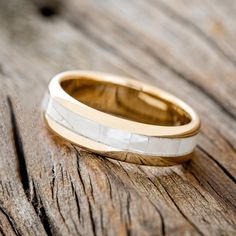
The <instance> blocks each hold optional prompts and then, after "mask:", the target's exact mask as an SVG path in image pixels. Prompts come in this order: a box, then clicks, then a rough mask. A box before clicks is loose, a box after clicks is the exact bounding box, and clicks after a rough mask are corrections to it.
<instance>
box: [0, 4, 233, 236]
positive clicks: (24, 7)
mask: <svg viewBox="0 0 236 236" xmlns="http://www.w3.org/2000/svg"><path fill="white" fill-rule="evenodd" d="M67 4H71V2H69V3H67ZM80 4H81V3H80ZM120 4H121V5H120V8H122V6H124V5H122V4H124V3H123V2H121V3H120ZM127 4H129V3H127ZM139 4H141V5H143V4H144V3H139ZM139 4H137V5H136V3H133V9H134V11H136V10H137V9H139V8H140V5H139ZM72 6H73V5H67V8H65V9H68V12H66V11H65V12H61V14H65V15H66V16H65V19H63V17H64V16H63V17H61V16H58V17H56V15H55V17H54V18H53V19H52V20H51V19H50V18H49V19H48V20H45V19H44V18H43V17H40V15H37V11H36V10H35V8H34V7H33V6H32V5H30V4H29V3H28V2H27V1H23V3H22V2H21V3H18V2H17V1H11V2H9V3H4V8H3V7H2V6H0V11H1V14H0V18H1V25H0V45H1V49H0V50H1V54H0V64H1V65H2V66H1V67H2V72H1V80H0V83H1V91H2V88H4V90H6V94H7V95H10V97H11V100H12V104H13V109H14V117H15V119H16V121H15V122H14V123H16V122H17V124H18V125H17V130H18V133H19V134H20V136H19V137H18V139H17V140H18V142H21V143H22V145H21V148H22V150H23V152H22V153H21V161H20V162H19V169H20V170H21V171H19V172H17V171H14V168H13V171H11V169H9V166H8V165H4V168H5V169H6V171H5V172H6V173H8V175H9V176H10V175H11V174H12V172H13V174H14V173H15V174H16V173H21V174H20V176H21V178H20V177H18V182H15V181H13V182H14V184H15V185H16V186H17V187H18V188H19V189H21V191H22V192H23V195H24V194H25V193H24V192H26V193H27V195H28V198H29V201H27V204H26V205H27V206H28V208H29V209H32V211H33V212H34V214H35V212H37V214H38V215H39V217H38V216H35V218H36V219H38V221H37V222H36V221H35V223H34V227H35V228H34V227H32V230H33V229H35V232H31V231H30V233H31V234H34V233H37V232H40V233H41V232H44V231H46V233H47V234H49V235H50V234H52V235H54V234H56V235H78V234H83V235H93V234H95V235H105V234H109V235H110V234H111V235H113V234H124V235H126V234H134V235H152V234H153V235H156V234H158V235H159V234H160V235H161V234H163V235H164V234H167V235H168V234H174V235H183V234H187V233H189V234H191V235H199V234H200V235H203V234H206V235H212V234H214V235H221V234H226V235H233V234H235V231H236V229H235V222H236V219H235V203H236V202H235V196H236V195H235V193H236V187H235V174H236V173H235V168H236V167H235V165H236V163H235V161H234V159H235V156H236V154H235V146H234V143H235V140H236V134H235V132H234V131H235V120H234V119H233V116H232V115H229V114H228V113H226V112H225V109H227V110H228V109H229V111H230V114H231V113H232V111H233V110H232V108H231V105H230V106H228V105H226V103H227V99H229V98H232V97H233V95H232V94H228V95H227V96H228V97H227V98H225V99H223V100H222V104H223V107H224V109H222V104H221V105H219V104H218V103H217V101H216V100H215V99H209V96H208V95H206V94H205V93H204V92H202V91H201V87H200V89H199V88H198V87H196V86H193V85H192V83H188V82H186V81H185V80H184V79H183V78H182V77H183V76H182V75H178V74H177V73H176V72H175V70H174V71H173V70H172V69H170V68H169V66H168V65H166V64H165V63H164V64H163V63H162V61H160V60H159V61H157V60H154V59H153V56H152V55H150V53H147V51H150V49H147V48H146V46H147V44H148V42H149V43H154V42H156V39H155V40H154V39H152V37H153V36H152V35H151V36H150V35H149V33H148V32H147V30H146V29H145V28H143V27H142V28H139V27H138V25H136V26H135V27H134V26H133V25H130V24H128V23H129V22H128V18H127V19H126V20H124V19H123V17H124V15H121V16H120V15H116V14H117V13H115V10H114V9H115V8H111V9H112V13H110V14H113V15H114V17H111V16H109V14H101V10H98V9H97V7H96V6H92V5H91V4H88V3H83V4H82V5H79V7H78V5H77V4H75V6H74V9H75V10H74V11H72V10H71V9H72ZM125 6H126V5H125ZM147 8H148V9H149V8H150V7H149V6H147ZM19 9H21V10H20V11H19ZM102 9H103V8H102ZM109 9H110V8H109ZM124 9H125V8H124ZM74 12H77V14H79V17H78V15H77V14H74ZM142 12H143V9H142ZM69 13H73V14H72V16H71V17H72V18H69V20H68V16H67V14H69ZM144 13H145V11H144V12H143V13H142V14H144ZM88 14H91V15H93V16H88V17H86V18H85V17H84V16H87V15H88ZM142 14H140V17H141V16H142ZM144 15H145V16H146V15H147V13H145V14H144ZM9 16H14V17H10V18H9ZM22 16H24V17H22ZM120 18H121V19H120ZM114 19H115V22H114ZM111 20H112V21H111ZM130 20H132V18H130ZM9 21H11V24H9ZM67 21H68V22H67ZM149 21H150V20H149ZM127 22H128V23H127ZM16 23H17V24H16ZM149 23H150V22H149ZM93 24H94V25H95V26H93ZM117 24H120V25H121V26H122V29H124V28H129V31H130V32H132V34H133V35H132V34H131V36H130V34H128V35H126V34H127V30H126V31H123V30H120V29H119V27H118V26H117ZM78 29H79V30H80V31H78ZM101 30H103V32H109V33H110V34H109V35H105V33H103V34H104V35H103V34H102V33H101ZM186 31H187V30H186ZM140 35H144V36H145V37H144V38H143V39H141V41H140V42H141V43H142V44H141V43H139V44H138V43H137V44H133V42H134V40H135V38H140V37H141V36H140ZM13 36H14V37H13ZM163 37H164V38H166V37H167V36H166V35H165V34H164V36H163ZM147 38H148V39H149V41H148V42H145V40H144V39H147ZM150 38H151V39H150ZM190 39H192V36H191V37H190V36H189V40H190ZM179 40H180V39H179ZM180 41H181V40H180ZM196 42H198V43H199V44H200V42H201V41H200V40H196ZM121 44H122V47H121V46H120V45H121ZM142 45H145V47H143V46H142ZM161 45H163V44H161ZM197 45H198V44H197ZM164 46H165V45H164ZM164 46H163V48H164V49H165V47H166V46H165V47H164ZM157 47H161V46H160V45H157ZM198 47H200V46H199V45H198ZM200 48H201V47H200ZM164 49H163V51H162V53H160V55H158V56H159V57H160V58H161V59H162V58H165V57H166V55H164V51H165V50H164ZM158 50H159V49H158ZM192 50H193V49H192V48H191V50H190V49H189V51H188V53H190V52H191V51H192ZM204 50H205V49H202V52H203V53H204V54H207V53H206V52H205V51H204ZM186 51H187V50H186ZM196 51H197V50H196ZM196 51H195V53H196ZM208 51H210V49H207V52H208ZM212 55H214V50H212V51H211V57H210V58H211V59H212V58H214V57H215V56H212ZM170 56H174V58H175V62H176V61H178V60H177V59H180V58H181V57H180V56H179V55H177V54H175V53H173V54H170ZM141 58H142V60H140V59H141ZM176 58H177V59H176ZM168 60H170V59H168ZM6 61H7V62H8V63H5V62H6ZM216 62H219V64H220V65H222V67H223V70H224V72H223V73H224V76H223V78H224V79H225V83H224V84H223V83H222V82H221V83H220V82H219V81H218V80H216V82H217V85H220V86H221V85H222V88H217V87H216V88H213V90H214V89H215V90H216V91H217V92H220V91H224V89H225V88H226V87H227V91H229V90H232V89H234V88H235V83H232V81H231V80H230V81H229V80H228V79H227V78H226V74H227V73H228V72H227V71H231V70H232V71H233V70H234V68H233V67H232V65H228V63H227V62H225V60H224V59H217V60H215V61H214V63H215V64H214V68H216V65H217V63H216ZM189 64H190V65H191V68H195V69H191V70H193V71H195V70H197V69H196V68H198V70H199V71H200V70H201V66H199V64H197V65H194V63H193V62H191V63H190V62H189ZM26 68H27V69H26ZM73 68H83V69H84V68H88V69H98V70H103V71H110V72H114V73H122V74H127V75H129V74H130V75H131V76H134V77H137V78H139V79H142V80H146V81H149V82H151V83H153V84H156V85H159V86H161V87H163V88H166V89H168V90H169V91H171V92H173V93H175V94H176V95H179V96H181V97H182V98H183V99H185V100H186V101H188V102H189V103H190V104H191V105H193V106H194V107H195V108H197V110H198V111H199V113H200V115H201V117H202V118H203V128H202V133H201V136H200V140H199V147H198V150H197V152H196V153H195V157H194V160H193V161H192V162H190V163H187V164H185V165H184V166H178V167H172V168H154V167H139V166H135V165H131V164H126V163H119V162H116V161H110V160H107V159H103V158H101V157H99V156H95V155H92V154H88V153H87V152H85V151H83V150H80V149H78V148H77V147H75V146H72V145H70V144H68V143H64V142H62V140H60V139H59V138H56V137H54V136H53V135H52V134H50V133H49V132H48V131H47V130H46V127H45V125H44V123H43V120H42V118H41V116H40V105H41V99H42V96H43V93H44V91H45V89H46V86H47V83H48V81H49V80H50V78H51V76H52V75H53V74H55V73H57V72H59V71H62V70H66V69H73ZM150 68H151V70H150ZM183 68H184V69H183V71H185V70H187V69H188V68H187V67H186V66H184V67H183ZM225 68H226V69H225ZM212 71H213V70H212ZM212 71H211V73H213V72H212ZM162 77H163V78H168V80H163V78H162ZM195 79H196V81H197V83H199V85H200V86H202V82H201V79H199V77H198V76H197V77H196V78H195V77H194V79H193V78H191V80H193V81H195ZM214 82H215V81H214ZM229 87H230V88H229ZM178 88H181V90H180V89H178ZM207 89H208V91H209V92H212V91H211V88H207ZM15 91H20V93H16V92H15ZM221 93H223V92H221ZM225 93H226V92H225ZM32 94H33V95H34V96H33V99H32ZM2 97H6V95H5V94H2ZM29 101H30V102H29ZM232 103H233V102H232ZM203 104H204V106H203ZM4 107H5V108H4V111H6V110H7V109H8V108H6V106H5V105H4ZM232 114H233V113H232ZM4 116H5V117H6V118H4V119H3V120H4V121H5V120H7V117H8V118H9V113H7V112H4ZM1 120H2V119H1ZM3 126H4V129H5V126H6V124H5V122H4V125H3ZM7 127H9V128H8V132H11V129H12V126H11V125H8V126H7ZM0 135H1V137H2V134H0ZM6 136H7V137H8V139H9V142H6V140H8V139H4V140H5V142H6V143H7V144H8V143H11V142H12V141H13V140H11V137H10V136H9V135H4V137H6ZM18 142H17V143H18ZM1 146H2V145H1ZM8 146H9V144H8ZM11 152H12V150H8V149H2V153H3V155H5V156H7V157H8V155H10V153H11ZM15 158H16V157H15ZM1 161H2V160H1ZM1 161H0V163H1ZM24 162H25V166H26V168H24V164H23V163H24ZM14 163H16V161H15V162H14ZM1 164H2V163H1ZM17 175H18V174H17ZM22 176H25V177H24V178H23V181H22ZM1 178H2V177H1ZM20 179H21V180H20ZM21 183H23V184H21ZM22 186H23V187H22ZM23 189H24V191H23ZM24 196H25V195H24ZM0 200H1V201H2V202H3V204H6V200H5V198H4V197H3V196H0ZM13 200H15V201H20V200H21V196H20V195H19V196H18V195H17V196H15V195H14V198H13ZM12 204H13V203H12ZM7 206H8V207H7V209H8V210H9V205H7ZM18 207H19V208H16V209H15V210H14V214H15V215H14V217H15V218H14V219H17V220H15V222H16V225H17V227H16V228H17V229H18V228H20V227H19V226H18V224H19V225H21V222H20V221H19V220H18V219H19V218H18V217H19V216H20V214H19V213H18V211H20V210H18V209H23V208H22V206H20V205H19V206H18ZM29 212H30V210H29ZM7 213H8V214H7V216H9V212H7ZM4 217H5V216H4V215H0V219H3V220H1V222H3V223H1V224H0V225H3V226H1V227H2V228H1V231H0V232H4V233H5V232H7V233H8V232H9V234H10V232H12V233H13V232H14V230H13V229H12V230H11V229H10V230H9V231H7V230H8V227H9V225H10V221H9V220H7V219H6V218H4ZM25 217H26V219H27V214H26V216H25ZM23 222H24V221H23ZM37 225H39V226H40V227H41V228H42V227H43V228H44V229H43V228H42V230H41V229H37V227H39V226H37ZM20 229H22V232H23V234H27V230H31V228H30V229H28V228H27V229H25V228H20Z"/></svg>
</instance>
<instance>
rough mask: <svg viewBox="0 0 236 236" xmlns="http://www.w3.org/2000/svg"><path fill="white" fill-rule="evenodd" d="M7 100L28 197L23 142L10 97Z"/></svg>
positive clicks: (22, 177)
mask: <svg viewBox="0 0 236 236" xmlns="http://www.w3.org/2000/svg"><path fill="white" fill-rule="evenodd" d="M7 102H8V106H9V109H10V118H11V125H12V133H13V140H14V145H15V151H16V156H17V158H18V168H19V174H20V179H21V182H22V185H23V189H24V191H25V194H26V196H27V197H29V176H28V171H27V166H26V158H25V154H24V147H23V142H22V139H21V136H20V131H19V128H18V124H17V121H16V117H15V113H14V109H13V105H12V102H11V98H10V97H9V96H8V97H7Z"/></svg>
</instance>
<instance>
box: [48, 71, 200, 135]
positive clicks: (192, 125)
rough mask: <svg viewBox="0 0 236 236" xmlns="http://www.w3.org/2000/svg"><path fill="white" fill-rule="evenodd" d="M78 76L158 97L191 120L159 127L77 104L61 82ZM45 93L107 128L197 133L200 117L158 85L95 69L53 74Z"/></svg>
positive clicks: (145, 132) (161, 133) (182, 133)
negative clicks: (179, 124) (183, 123)
mask: <svg viewBox="0 0 236 236" xmlns="http://www.w3.org/2000/svg"><path fill="white" fill-rule="evenodd" d="M80 77H83V78H84V77H88V78H89V79H90V80H95V81H103V82H109V83H113V84H117V85H122V86H125V87H128V88H134V89H136V90H139V91H142V92H145V93H148V94H152V95H155V96H159V97H161V98H164V99H165V100H167V101H169V102H171V103H173V104H176V105H178V106H179V107H181V108H182V109H183V110H184V111H185V112H187V113H188V114H189V116H190V118H191V121H190V122H189V123H188V124H185V125H181V126H160V125H152V124H144V123H140V122H137V121H131V120H127V119H125V118H120V117H116V116H114V115H112V114H108V113H105V112H102V111H99V110H96V109H95V108H92V107H90V106H88V105H85V104H84V103H81V102H80V101H78V100H76V99H75V98H73V97H72V96H70V95H69V94H68V93H67V92H66V91H65V90H64V89H63V88H62V86H61V82H62V81H65V80H70V79H80ZM49 93H50V96H51V97H52V98H53V99H56V100H57V102H59V103H60V104H61V105H63V106H64V107H66V108H67V109H69V110H71V111H72V112H74V113H76V114H78V115H81V116H84V117H85V118H87V119H90V120H92V121H94V122H98V123H100V124H103V125H106V126H109V127H111V128H115V129H120V130H124V131H127V132H131V133H136V134H140V135H145V136H156V137H163V138H164V137H166V138H182V137H189V136H194V135H196V134H197V133H198V132H199V129H200V118H199V116H198V115H197V113H196V112H195V111H194V110H193V109H192V108H191V107H190V106H189V105H188V104H187V103H185V102H183V101H182V100H181V99H179V98H177V97H175V96H174V95H172V94H170V93H168V92H166V91H163V90H161V89H159V88H156V87H154V86H151V85H148V84H146V83H143V82H140V81H137V80H134V79H130V78H126V77H123V76H116V75H113V74H109V73H101V72H96V71H83V70H74V71H66V72H62V73H60V74H57V75H56V76H54V77H53V78H52V80H51V82H50V84H49Z"/></svg>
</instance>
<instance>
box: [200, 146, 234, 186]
mask: <svg viewBox="0 0 236 236" xmlns="http://www.w3.org/2000/svg"><path fill="white" fill-rule="evenodd" d="M197 147H198V148H199V149H200V150H201V151H202V152H203V153H204V154H205V155H206V156H207V157H209V158H210V159H211V160H212V161H214V163H216V164H217V166H218V167H220V169H221V170H222V171H223V172H224V174H225V175H226V176H227V177H228V178H229V179H231V180H232V181H233V182H234V183H236V179H235V178H234V176H233V175H232V174H231V173H230V172H229V171H228V170H227V169H226V168H225V167H224V166H223V165H221V164H220V162H219V161H217V160H216V159H215V158H214V157H213V156H212V155H211V154H209V153H208V152H207V151H206V150H205V149H203V148H202V147H201V146H200V145H197Z"/></svg>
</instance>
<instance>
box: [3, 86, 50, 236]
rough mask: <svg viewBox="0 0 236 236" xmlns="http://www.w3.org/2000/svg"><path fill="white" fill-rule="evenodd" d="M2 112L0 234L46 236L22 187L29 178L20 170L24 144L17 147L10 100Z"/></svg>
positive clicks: (5, 101)
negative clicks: (26, 178)
mask: <svg viewBox="0 0 236 236" xmlns="http://www.w3.org/2000/svg"><path fill="white" fill-rule="evenodd" d="M1 89H2V88H1ZM1 94H2V93H1ZM0 110H1V112H0V121H1V122H0V134H1V139H0V146H1V148H0V160H1V161H0V229H1V230H0V232H1V233H3V235H15V234H16V235H23V234H24V235H45V231H44V229H43V226H42V223H41V221H40V219H39V216H38V215H37V214H36V212H35V209H34V208H33V206H32V205H31V204H30V203H29V201H28V193H27V192H25V191H24V189H23V186H22V185H24V183H25V179H24V178H25V176H24V175H22V174H21V170H22V169H21V168H20V162H22V160H21V150H20V148H21V146H20V145H21V144H20V143H16V142H17V139H18V137H17V136H18V133H17V130H16V129H17V128H16V125H17V124H16V123H15V118H14V113H13V110H12V105H11V101H10V100H9V98H8V101H7V100H6V97H5V98H4V97H3V96H2V97H1V103H0ZM21 165H22V164H21Z"/></svg>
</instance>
